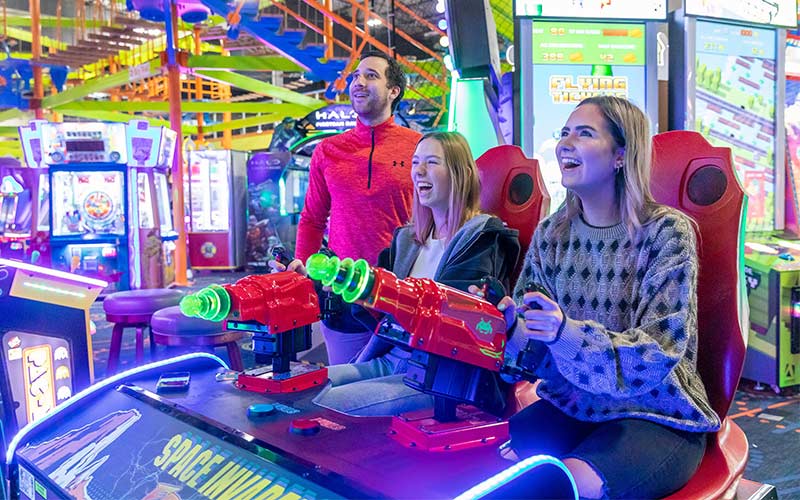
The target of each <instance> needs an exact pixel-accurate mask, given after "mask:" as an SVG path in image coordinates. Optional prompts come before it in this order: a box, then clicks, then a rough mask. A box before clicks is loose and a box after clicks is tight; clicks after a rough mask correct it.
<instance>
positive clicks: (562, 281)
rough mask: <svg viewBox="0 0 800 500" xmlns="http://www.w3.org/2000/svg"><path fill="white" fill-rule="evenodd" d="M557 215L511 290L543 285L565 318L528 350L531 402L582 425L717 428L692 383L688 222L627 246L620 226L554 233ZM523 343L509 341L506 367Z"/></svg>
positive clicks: (667, 225) (693, 315)
mask: <svg viewBox="0 0 800 500" xmlns="http://www.w3.org/2000/svg"><path fill="white" fill-rule="evenodd" d="M554 221H555V215H554V216H552V217H550V218H548V219H546V220H545V221H543V222H542V223H541V224H540V225H539V227H538V228H537V229H536V232H535V234H534V237H533V241H532V242H531V245H530V248H529V249H528V253H527V255H526V257H525V265H524V267H523V271H522V274H521V275H520V279H519V282H518V283H517V286H516V287H515V289H514V299H515V301H516V302H517V303H518V304H521V303H522V296H523V295H524V293H525V292H524V289H525V284H526V283H528V282H530V281H533V282H536V283H539V284H540V285H542V286H543V287H544V288H545V289H547V291H548V292H549V293H550V295H551V296H552V297H553V298H554V300H555V301H556V302H558V304H559V305H560V306H561V309H562V311H563V313H564V317H565V320H564V323H563V325H562V327H561V330H560V331H559V335H558V337H557V339H556V340H555V341H554V342H551V343H547V344H545V343H542V342H535V343H534V344H535V345H536V348H537V353H536V356H537V358H535V359H538V362H537V363H536V374H537V376H538V377H539V379H540V380H541V383H540V384H539V386H538V394H539V396H540V397H542V398H543V399H546V400H548V401H550V402H551V403H553V404H554V405H556V406H557V407H558V408H560V409H561V410H562V411H563V412H564V413H566V414H567V415H570V416H572V417H574V418H576V419H579V420H585V421H595V422H600V421H607V420H613V419H619V418H641V419H645V420H651V421H654V422H658V423H661V424H663V425H666V426H669V427H673V428H677V429H683V430H688V431H698V432H701V431H714V430H717V429H719V426H720V419H719V417H718V416H717V415H716V413H715V412H714V410H713V409H712V408H711V405H710V404H709V402H708V397H707V395H706V391H705V388H704V387H703V383H702V381H701V380H700V376H699V375H698V373H697V369H696V366H697V363H696V357H697V303H696V287H697V250H696V243H695V234H694V229H693V228H692V226H691V224H690V222H689V220H688V219H687V218H686V217H685V216H683V215H682V214H680V213H678V212H677V211H673V212H672V213H670V214H668V215H666V216H663V217H661V218H658V219H656V220H654V221H651V222H650V223H648V224H647V225H646V226H645V227H643V228H642V230H643V231H644V236H643V237H642V238H641V239H640V240H639V241H632V240H631V238H630V237H629V236H628V232H627V230H626V227H625V225H624V224H618V225H615V226H611V227H606V228H596V227H593V226H589V225H588V224H586V223H585V222H583V220H582V219H581V218H580V217H576V218H575V219H574V220H573V221H571V223H570V227H569V231H564V232H563V233H564V234H562V235H558V234H556V232H555V230H554V229H555V223H554ZM526 343H527V338H526V337H525V336H524V335H522V334H517V335H512V338H511V340H510V341H509V344H508V346H507V348H506V352H505V359H506V363H507V364H508V363H511V362H513V360H516V358H517V353H518V352H519V350H520V349H521V348H523V347H524V346H525V344H526Z"/></svg>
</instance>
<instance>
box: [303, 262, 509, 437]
mask: <svg viewBox="0 0 800 500" xmlns="http://www.w3.org/2000/svg"><path fill="white" fill-rule="evenodd" d="M306 269H307V270H308V273H309V276H311V277H312V278H314V279H318V280H320V281H321V282H322V283H323V284H324V285H327V286H330V287H331V290H332V291H333V292H334V293H336V294H338V295H341V297H342V298H343V299H344V301H345V302H349V303H355V304H358V305H360V306H362V307H364V308H366V309H368V310H374V311H378V312H382V313H385V314H387V316H385V317H384V319H383V320H382V321H381V323H380V324H379V325H378V328H377V330H376V334H377V335H379V336H380V337H382V338H384V339H386V340H388V341H390V342H393V343H395V344H401V345H404V346H406V348H410V349H411V350H412V354H411V358H410V359H409V368H408V371H407V373H406V375H405V377H404V379H403V382H404V383H405V384H406V385H408V386H409V387H412V388H414V389H417V390H419V391H421V392H424V393H427V394H431V395H432V396H433V398H434V408H433V412H432V414H431V411H430V410H426V411H423V412H411V413H407V414H403V415H401V416H399V417H394V418H393V419H392V428H391V431H390V435H391V436H392V437H393V438H394V439H395V440H398V441H399V442H401V443H402V444H404V445H406V446H414V447H416V448H419V449H425V450H432V451H443V450H457V449H463V448H470V447H473V446H482V445H486V444H492V443H494V444H497V443H500V442H503V441H505V440H506V437H507V436H508V424H507V422H503V421H501V419H499V418H498V417H497V416H496V415H499V414H501V413H502V412H503V410H504V409H505V394H504V391H503V390H501V388H500V383H499V380H498V372H499V371H500V368H501V367H502V366H503V351H504V348H505V343H506V333H505V330H506V328H505V326H506V325H505V320H504V317H503V314H502V313H501V312H500V311H498V310H497V307H495V306H494V305H492V304H491V303H490V302H487V301H486V300H483V299H482V298H480V297H477V296H475V295H471V294H468V293H465V292H462V291H461V290H457V289H455V288H451V287H448V286H446V285H441V284H438V283H436V282H434V281H433V280H430V279H425V278H407V279H404V280H401V279H398V278H397V276H395V275H394V274H393V273H391V272H390V271H387V270H385V269H382V268H379V267H370V266H369V265H368V264H367V262H366V261H364V260H361V259H359V260H357V261H353V260H351V259H344V260H339V259H338V258H336V257H332V258H329V257H326V256H324V255H321V254H315V255H312V256H311V257H310V258H309V259H308V261H307V262H306ZM483 285H484V287H485V293H486V292H491V288H492V285H493V283H491V282H490V281H486V282H484V283H483ZM503 294H504V292H501V295H500V297H502V295H503ZM490 295H491V293H490ZM460 403H462V406H459V404H460ZM476 407H477V408H476ZM479 408H480V409H479Z"/></svg>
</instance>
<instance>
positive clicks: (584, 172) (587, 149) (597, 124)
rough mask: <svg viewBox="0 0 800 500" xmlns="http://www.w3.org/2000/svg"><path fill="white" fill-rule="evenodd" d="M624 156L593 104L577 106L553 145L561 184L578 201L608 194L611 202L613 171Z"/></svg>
mask: <svg viewBox="0 0 800 500" xmlns="http://www.w3.org/2000/svg"><path fill="white" fill-rule="evenodd" d="M624 154H625V150H624V149H623V148H621V147H620V146H618V145H617V143H616V142H615V141H614V138H613V136H612V135H611V132H610V131H609V129H608V124H607V123H606V119H605V117H604V116H603V113H602V111H601V110H600V108H598V107H597V106H596V105H595V104H585V105H583V106H578V107H577V108H575V111H573V112H572V114H571V115H570V116H569V119H568V120H567V123H566V124H565V125H564V128H562V129H561V139H560V140H559V141H558V144H557V145H556V157H557V158H558V164H559V167H560V168H561V184H562V185H563V186H564V187H565V188H567V189H571V190H573V191H574V192H575V194H576V195H578V197H579V198H581V199H584V198H586V197H597V196H603V197H606V196H609V195H610V198H609V199H610V200H612V201H613V200H614V179H615V175H616V168H617V167H618V166H621V165H622V161H623V157H624Z"/></svg>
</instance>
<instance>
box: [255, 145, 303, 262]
mask: <svg viewBox="0 0 800 500" xmlns="http://www.w3.org/2000/svg"><path fill="white" fill-rule="evenodd" d="M290 161H291V154H290V153H288V152H286V151H282V152H281V151H278V152H270V153H263V152H262V153H255V154H253V155H252V156H251V157H250V159H249V160H248V161H247V198H248V202H247V211H248V220H247V239H246V244H245V261H246V262H247V268H248V269H250V270H254V271H267V270H268V268H267V261H269V260H270V259H271V258H272V249H273V248H275V247H278V246H282V247H283V248H285V249H286V250H288V251H289V252H290V253H291V254H293V253H294V241H295V239H296V234H297V226H296V224H293V221H292V217H290V216H288V215H287V214H286V213H285V212H283V211H282V210H281V201H282V200H281V188H282V187H283V183H282V179H283V174H284V172H285V169H286V168H287V165H288V164H289V162H290Z"/></svg>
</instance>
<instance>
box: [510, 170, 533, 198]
mask: <svg viewBox="0 0 800 500" xmlns="http://www.w3.org/2000/svg"><path fill="white" fill-rule="evenodd" d="M532 195H533V177H531V176H530V174H517V175H515V176H514V178H513V179H511V184H510V185H509V186H508V199H509V200H511V203H513V204H514V205H524V204H525V203H527V202H528V200H530V199H531V196H532Z"/></svg>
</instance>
